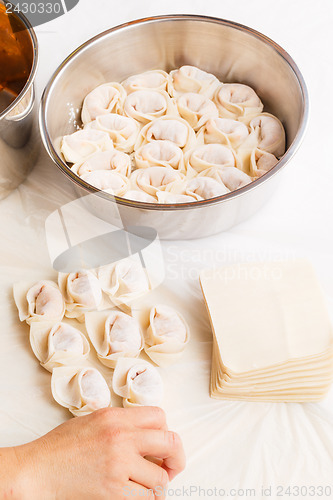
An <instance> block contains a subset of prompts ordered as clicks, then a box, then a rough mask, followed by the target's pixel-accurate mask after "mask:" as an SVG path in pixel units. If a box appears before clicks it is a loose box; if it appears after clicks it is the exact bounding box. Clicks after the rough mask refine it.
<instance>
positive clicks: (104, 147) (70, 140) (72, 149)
mask: <svg viewBox="0 0 333 500" xmlns="http://www.w3.org/2000/svg"><path fill="white" fill-rule="evenodd" d="M110 149H113V142H112V140H111V139H110V136H109V135H108V134H107V133H106V132H105V131H102V130H93V129H88V128H85V129H83V130H78V131H77V132H74V133H73V134H71V135H65V136H64V137H63V138H62V141H61V152H62V154H63V155H64V158H65V160H66V161H67V162H68V163H78V162H84V161H85V160H87V159H88V158H89V157H90V156H91V155H93V154H94V153H97V152H98V151H108V150H110Z"/></svg>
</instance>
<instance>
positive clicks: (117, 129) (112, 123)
mask: <svg viewBox="0 0 333 500" xmlns="http://www.w3.org/2000/svg"><path fill="white" fill-rule="evenodd" d="M84 130H98V131H102V132H104V133H107V134H108V136H109V138H110V140H112V141H113V144H114V146H115V148H116V149H118V150H119V151H123V152H125V153H132V151H133V150H134V144H135V142H136V140H137V138H138V135H139V131H140V125H139V123H138V122H137V121H136V120H134V119H133V118H130V117H129V116H122V115H117V114H115V113H110V114H108V115H102V116H98V117H97V118H96V120H94V121H93V122H91V123H88V124H87V125H86V126H85V127H84Z"/></svg>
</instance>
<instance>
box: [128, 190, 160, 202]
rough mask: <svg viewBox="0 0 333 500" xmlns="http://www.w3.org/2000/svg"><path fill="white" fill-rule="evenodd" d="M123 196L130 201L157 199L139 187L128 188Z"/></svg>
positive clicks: (153, 200)
mask: <svg viewBox="0 0 333 500" xmlns="http://www.w3.org/2000/svg"><path fill="white" fill-rule="evenodd" d="M123 198H126V199H127V200H132V201H142V202H144V203H157V199H156V198H154V197H153V196H151V195H150V194H148V193H146V192H145V191H142V190H141V189H129V190H128V191H126V193H125V194H124V195H123Z"/></svg>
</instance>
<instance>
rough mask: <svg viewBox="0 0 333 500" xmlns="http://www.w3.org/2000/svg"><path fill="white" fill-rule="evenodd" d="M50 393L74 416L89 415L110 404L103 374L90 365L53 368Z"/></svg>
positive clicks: (109, 394)
mask: <svg viewBox="0 0 333 500" xmlns="http://www.w3.org/2000/svg"><path fill="white" fill-rule="evenodd" d="M51 390H52V395H53V397H54V399H55V400H56V402H57V403H58V404H60V405H61V406H63V407H64V408H68V409H69V411H70V412H71V413H72V414H73V415H75V416H76V417H79V416H84V415H89V413H92V412H94V411H96V410H99V409H101V408H107V407H108V406H110V405H111V393H110V389H109V387H108V384H107V383H106V380H105V378H104V377H103V375H102V374H101V373H100V372H99V371H98V370H96V368H92V367H84V368H82V367H80V368H78V367H76V366H66V367H61V368H55V369H54V370H53V373H52V378H51Z"/></svg>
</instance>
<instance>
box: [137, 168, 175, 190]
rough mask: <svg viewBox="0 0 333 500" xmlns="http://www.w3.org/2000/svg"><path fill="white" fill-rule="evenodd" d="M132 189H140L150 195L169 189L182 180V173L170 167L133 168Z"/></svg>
mask: <svg viewBox="0 0 333 500" xmlns="http://www.w3.org/2000/svg"><path fill="white" fill-rule="evenodd" d="M130 179H131V184H132V187H133V188H134V189H141V190H142V191H145V192H146V193H148V194H150V195H151V196H154V195H156V193H157V192H158V191H163V190H166V189H168V190H170V189H172V186H176V185H177V184H178V183H179V184H181V183H182V182H183V175H182V174H180V173H178V172H177V171H176V170H174V169H173V168H171V167H148V168H142V169H138V170H135V171H134V172H133V173H132V175H131V177H130Z"/></svg>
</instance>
